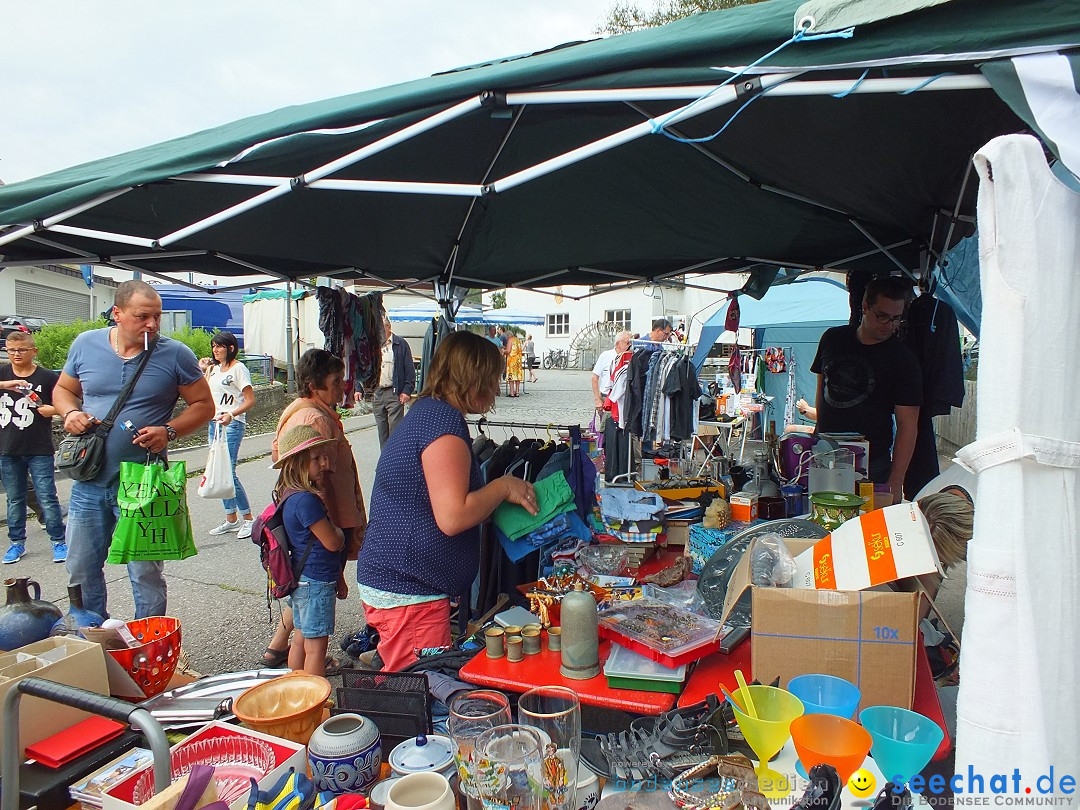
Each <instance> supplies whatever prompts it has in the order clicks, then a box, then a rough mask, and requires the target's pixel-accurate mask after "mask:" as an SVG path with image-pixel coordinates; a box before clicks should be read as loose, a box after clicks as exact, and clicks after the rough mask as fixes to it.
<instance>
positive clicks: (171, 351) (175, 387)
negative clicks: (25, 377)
mask: <svg viewBox="0 0 1080 810" xmlns="http://www.w3.org/2000/svg"><path fill="white" fill-rule="evenodd" d="M112 315H113V319H114V320H115V321H116V326H113V327H109V328H106V329H94V330H91V331H89V332H83V333H82V334H81V335H79V336H78V337H76V338H75V341H74V342H73V343H72V344H71V349H70V350H69V351H68V357H67V362H66V363H65V364H64V370H63V372H62V373H61V374H60V379H59V381H58V382H57V383H56V388H55V389H54V390H53V403H54V405H55V407H56V411H57V413H58V414H60V415H62V417H63V419H64V430H66V431H67V432H68V433H72V434H81V433H85V432H86V431H87V430H89V429H90V428H92V427H93V426H94V425H95V424H97V423H98V422H99V421H100V420H102V419H104V418H105V416H106V415H107V414H108V412H109V409H110V408H111V407H112V405H113V403H114V402H115V401H116V399H117V397H118V396H119V395H120V390H121V389H122V388H123V387H124V383H125V382H126V381H127V380H128V379H129V377H130V375H132V374H134V373H135V370H136V369H137V368H138V366H139V361H140V359H141V357H142V354H143V352H144V351H146V350H147V348H148V347H149V346H151V345H152V346H153V353H152V354H151V355H150V359H149V361H148V362H147V364H146V368H145V369H143V372H142V376H140V377H139V380H138V382H137V383H136V384H135V388H134V390H133V391H132V392H131V396H130V397H129V398H128V400H127V402H126V403H125V404H124V407H123V408H121V409H120V413H119V414H117V416H116V421H115V423H114V426H113V429H112V430H110V431H109V434H108V437H107V438H106V442H105V461H104V464H103V465H102V469H101V472H100V473H99V474H98V476H97V478H95V479H93V480H91V481H76V482H74V483H73V484H72V487H71V500H70V502H69V504H68V525H67V545H68V558H67V570H68V577H69V579H70V580H71V584H73V585H81V586H82V592H83V604H84V605H85V606H86V607H87V608H88V609H89V610H92V611H94V612H95V613H100V614H101V615H103V616H108V612H107V610H106V590H105V575H104V568H105V558H106V556H107V555H108V552H109V543H110V541H111V540H112V535H113V530H114V529H115V528H116V521H117V519H118V518H119V516H120V509H119V507H118V506H117V502H116V496H117V490H118V488H119V482H120V462H121V461H138V462H145V460H146V456H147V454H148V453H158V454H162V455H164V454H165V452H166V449H167V448H168V446H169V443H170V442H172V441H175V440H176V439H177V438H179V437H180V436H185V435H187V434H189V433H193V432H195V431H196V430H198V429H200V428H202V427H203V426H204V425H206V423H207V422H209V421H210V419H211V417H213V415H214V402H213V398H212V397H211V394H210V387H209V386H208V385H207V383H206V379H205V378H204V377H203V375H202V372H201V371H200V370H199V363H198V361H197V360H196V359H195V355H194V354H193V353H192V351H191V349H189V348H188V347H187V346H185V345H184V344H183V343H180V342H179V341H175V340H171V339H170V338H167V337H161V336H159V334H158V331H159V329H160V328H161V296H159V295H158V294H157V292H156V291H155V290H154V288H153V287H151V286H150V285H149V284H147V283H146V282H144V281H125V282H124V283H123V284H121V285H120V286H119V287H118V288H117V290H116V298H115V300H114V305H113V309H112ZM154 341H156V343H154ZM180 397H183V398H184V401H185V402H186V403H187V405H188V407H187V408H186V409H185V410H184V411H183V412H181V413H180V415H179V416H177V417H176V418H172V412H173V407H174V406H175V405H176V401H177V399H178V398H180ZM125 422H131V424H132V425H134V428H133V430H130V431H129V430H125V429H123V428H122V427H121V425H123V424H124V423H125ZM164 571H165V565H164V563H162V562H131V563H128V577H129V579H130V580H131V590H132V593H133V595H134V597H135V618H136V619H141V618H144V617H146V616H163V615H165V606H166V590H165V575H164Z"/></svg>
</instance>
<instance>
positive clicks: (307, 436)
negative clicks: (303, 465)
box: [273, 425, 337, 470]
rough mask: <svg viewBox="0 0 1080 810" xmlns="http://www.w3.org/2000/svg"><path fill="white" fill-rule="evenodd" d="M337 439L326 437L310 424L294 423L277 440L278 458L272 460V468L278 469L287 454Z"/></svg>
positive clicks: (291, 454) (300, 451) (290, 454)
mask: <svg viewBox="0 0 1080 810" xmlns="http://www.w3.org/2000/svg"><path fill="white" fill-rule="evenodd" d="M334 441H337V440H336V439H326V438H323V435H322V434H321V433H319V431H317V430H316V429H315V428H313V427H312V426H311V425H296V426H295V427H291V428H289V429H288V430H286V431H285V433H284V435H283V436H282V437H281V439H280V440H279V441H278V454H279V455H278V460H277V461H275V462H274V464H273V468H274V469H275V470H277V469H280V468H281V465H282V464H283V463H284V462H285V459H287V458H288V457H289V456H295V455H296V454H297V453H302V452H303V451H304V450H310V449H311V448H312V447H318V446H319V445H320V444H330V443H331V442H334Z"/></svg>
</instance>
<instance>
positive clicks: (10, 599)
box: [0, 577, 64, 652]
mask: <svg viewBox="0 0 1080 810" xmlns="http://www.w3.org/2000/svg"><path fill="white" fill-rule="evenodd" d="M4 586H5V587H6V588H7V603H6V604H5V605H4V606H3V607H2V608H0V650H3V651H4V652H7V651H9V650H15V649H18V648H19V647H25V646H26V645H27V644H33V643H34V642H35V641H41V640H42V639H44V638H48V636H49V633H50V631H51V630H52V628H53V625H54V624H56V621H57V619H60V618H62V617H63V615H64V614H63V613H61V611H60V608H58V607H57V606H56V605H54V604H53V603H52V602H45V601H42V599H41V586H40V585H39V584H38V583H36V582H34V581H33V580H31V579H29V578H27V577H19V578H18V579H5V580H4ZM31 586H33V588H34V598H33V599H31V598H30V587H31Z"/></svg>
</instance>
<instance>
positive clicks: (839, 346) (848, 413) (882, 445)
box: [810, 326, 923, 466]
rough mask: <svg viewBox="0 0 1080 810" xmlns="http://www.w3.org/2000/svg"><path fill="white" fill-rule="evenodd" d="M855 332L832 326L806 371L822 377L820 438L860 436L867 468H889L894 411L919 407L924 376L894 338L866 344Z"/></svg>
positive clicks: (901, 344) (819, 414)
mask: <svg viewBox="0 0 1080 810" xmlns="http://www.w3.org/2000/svg"><path fill="white" fill-rule="evenodd" d="M855 333H856V327H854V326H834V327H833V328H832V329H828V330H826V331H825V334H823V335H822V336H821V341H820V343H818V351H817V356H816V357H815V358H814V363H813V365H811V366H810V370H811V371H812V372H814V373H815V374H822V375H824V385H823V389H822V395H823V396H822V401H820V402H818V403H817V429H818V431H819V432H821V433H844V432H855V433H861V434H862V435H864V436H865V437H866V440H867V441H868V442H869V443H870V463H871V465H874V466H877V465H883V464H886V463H887V462H888V459H889V457H890V456H889V454H890V451H891V450H892V442H893V413H894V411H895V409H896V406H897V405H921V404H922V396H923V395H922V372H921V371H920V369H919V361H918V360H917V359H916V358H915V355H914V354H913V353H912V352H911V350H910V349H908V348H907V347H906V346H905V345H904V344H903V343H901V342H900V340H899V339H898V338H896V337H892V338H889V339H888V340H886V341H884V342H882V343H874V344H870V345H867V344H864V343H860V342H859V339H858V337H856V334H855Z"/></svg>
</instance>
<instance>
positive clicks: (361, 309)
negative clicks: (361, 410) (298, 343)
mask: <svg viewBox="0 0 1080 810" xmlns="http://www.w3.org/2000/svg"><path fill="white" fill-rule="evenodd" d="M315 296H316V298H317V299H318V302H319V329H320V330H321V331H322V333H323V340H324V344H323V348H324V349H325V350H326V351H328V352H330V353H331V354H333V355H335V356H336V357H340V358H341V359H342V361H343V362H344V363H345V394H346V401H351V399H352V394H353V392H355V391H360V390H362V389H366V388H374V387H375V386H376V385H378V382H379V374H380V373H381V370H382V369H381V366H382V346H383V343H385V342H386V334H385V332H384V331H383V318H384V317H385V315H386V311H385V310H384V309H383V294H382V293H381V292H371V293H366V294H364V295H353V294H352V293H351V292H349V291H348V290H346V289H345V288H344V287H339V288H331V287H319V288H318V289H316V290H315Z"/></svg>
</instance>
